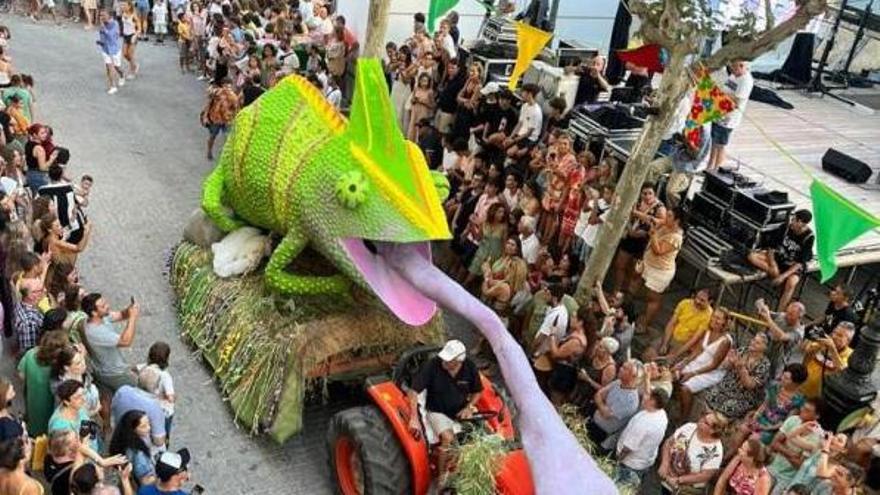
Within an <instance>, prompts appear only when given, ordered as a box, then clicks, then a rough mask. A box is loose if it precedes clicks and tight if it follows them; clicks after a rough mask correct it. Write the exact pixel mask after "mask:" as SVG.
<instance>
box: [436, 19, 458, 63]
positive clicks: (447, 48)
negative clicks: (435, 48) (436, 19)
mask: <svg viewBox="0 0 880 495" xmlns="http://www.w3.org/2000/svg"><path fill="white" fill-rule="evenodd" d="M451 28H452V25H451V24H450V23H449V21H448V20H446V19H443V20H442V21H440V43H441V46H442V48H443V51H444V52H446V58H447V60H457V59H458V48H457V47H456V46H455V40H454V39H453V38H452V35H451V34H449V30H450V29H451Z"/></svg>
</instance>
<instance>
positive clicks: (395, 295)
mask: <svg viewBox="0 0 880 495" xmlns="http://www.w3.org/2000/svg"><path fill="white" fill-rule="evenodd" d="M340 242H341V244H342V247H343V249H345V251H346V252H347V253H348V255H349V257H350V258H351V260H352V261H353V262H354V264H355V266H356V267H357V269H358V271H359V272H360V273H361V276H363V278H364V280H365V281H366V282H367V285H369V286H370V288H371V289H372V290H373V292H374V293H375V294H376V295H377V296H378V297H379V299H381V300H382V302H383V303H385V305H386V306H387V307H388V309H390V310H391V312H392V313H394V315H395V316H397V317H398V318H399V319H400V320H401V321H403V322H404V323H406V324H407V325H413V326H418V325H424V324H425V323H427V322H428V321H430V320H431V318H432V317H433V316H434V313H435V312H436V311H437V304H436V303H434V301H432V300H431V299H428V298H427V297H425V296H424V295H422V293H421V292H419V290H417V289H416V288H415V287H413V286H412V284H410V283H409V282H408V281H407V280H406V279H404V278H403V277H401V276H400V274H398V273H397V271H396V270H395V269H393V268H391V267H390V266H389V264H388V262H387V261H386V259H385V255H386V254H389V255H390V254H391V253H392V252H393V251H396V250H400V249H402V250H415V251H416V252H418V254H419V255H420V256H423V257H424V258H425V259H427V260H430V259H431V245H430V244H429V243H428V242H418V243H410V244H401V245H396V244H395V245H394V246H393V249H388V248H389V247H390V246H389V245H388V243H382V242H378V241H375V242H369V241H368V242H367V243H365V242H364V240H363V239H358V238H353V237H349V238H346V239H342V240H341V241H340Z"/></svg>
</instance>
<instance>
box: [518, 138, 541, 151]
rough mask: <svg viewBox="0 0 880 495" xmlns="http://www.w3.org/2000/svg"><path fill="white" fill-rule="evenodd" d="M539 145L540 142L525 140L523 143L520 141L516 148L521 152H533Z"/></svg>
mask: <svg viewBox="0 0 880 495" xmlns="http://www.w3.org/2000/svg"><path fill="white" fill-rule="evenodd" d="M537 145H538V141H533V140H531V139H523V140H522V141H520V142H518V143H517V144H516V147H517V148H518V149H519V150H521V151H522V150H529V151H531V149H532V148H534V147H535V146H537Z"/></svg>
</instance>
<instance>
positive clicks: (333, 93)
mask: <svg viewBox="0 0 880 495" xmlns="http://www.w3.org/2000/svg"><path fill="white" fill-rule="evenodd" d="M326 98H327V102H328V103H330V104H331V105H333V108H336V109H338V108H339V105H340V104H341V103H342V91H341V90H340V89H339V81H338V80H337V79H336V77H330V78H328V79H327V95H326Z"/></svg>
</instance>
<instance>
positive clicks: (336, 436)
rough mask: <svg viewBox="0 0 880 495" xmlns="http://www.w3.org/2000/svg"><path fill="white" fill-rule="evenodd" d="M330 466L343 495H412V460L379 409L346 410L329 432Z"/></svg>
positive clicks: (331, 424)
mask: <svg viewBox="0 0 880 495" xmlns="http://www.w3.org/2000/svg"><path fill="white" fill-rule="evenodd" d="M327 447H328V450H329V453H330V467H331V472H332V476H333V478H334V481H335V483H334V484H335V486H336V491H337V493H340V494H341V495H410V494H411V493H412V476H411V468H410V464H409V461H408V460H407V458H406V456H405V455H404V453H403V450H402V449H401V448H400V444H399V443H398V440H397V435H395V433H394V431H393V430H392V429H391V426H390V425H389V424H388V421H387V420H386V419H385V417H383V416H382V413H381V412H379V410H378V409H376V408H375V407H372V406H365V407H354V408H351V409H346V410H345V411H342V412H340V413H338V414H336V415H335V416H333V419H332V420H331V421H330V427H329V429H328V431H327Z"/></svg>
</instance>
